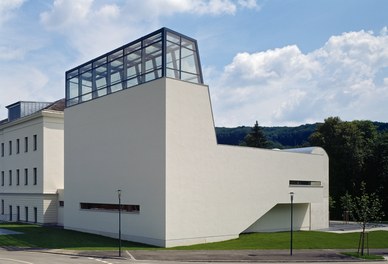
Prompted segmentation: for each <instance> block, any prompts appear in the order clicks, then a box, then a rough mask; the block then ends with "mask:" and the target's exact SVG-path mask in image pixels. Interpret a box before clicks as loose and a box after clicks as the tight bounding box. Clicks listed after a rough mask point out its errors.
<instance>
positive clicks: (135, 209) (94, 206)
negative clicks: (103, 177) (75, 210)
mask: <svg viewBox="0 0 388 264" xmlns="http://www.w3.org/2000/svg"><path fill="white" fill-rule="evenodd" d="M80 207H81V209H83V210H94V211H118V210H119V205H118V204H100V203H80ZM121 211H123V212H130V213H139V212H140V205H133V204H122V205H121Z"/></svg>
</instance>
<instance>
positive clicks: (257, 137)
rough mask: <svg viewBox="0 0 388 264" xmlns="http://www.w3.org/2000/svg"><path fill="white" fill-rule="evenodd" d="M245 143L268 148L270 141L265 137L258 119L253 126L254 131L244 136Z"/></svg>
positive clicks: (249, 145)
mask: <svg viewBox="0 0 388 264" xmlns="http://www.w3.org/2000/svg"><path fill="white" fill-rule="evenodd" d="M244 143H245V144H244V145H246V146H248V147H254V148H266V147H268V141H267V138H266V137H265V135H264V133H263V130H262V128H261V127H260V126H259V123H258V122H257V121H256V123H255V125H254V126H253V127H252V131H251V132H249V134H248V135H246V136H245V138H244Z"/></svg>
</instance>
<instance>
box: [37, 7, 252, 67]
mask: <svg viewBox="0 0 388 264" xmlns="http://www.w3.org/2000/svg"><path fill="white" fill-rule="evenodd" d="M239 8H251V9H254V8H257V4H256V1H255V0H238V1H237V0H236V1H232V0H197V1H191V0H165V1H159V0H143V1H136V0H126V1H111V2H110V3H109V4H106V3H101V2H98V1H94V0H79V1H75V2H74V1H68V0H55V1H54V2H53V4H52V5H51V7H50V8H49V9H48V10H46V11H44V12H42V13H41V14H40V22H41V23H42V25H43V26H44V27H45V28H46V29H47V30H51V31H56V32H58V33H60V34H62V35H64V36H66V39H67V42H68V44H69V45H70V46H71V47H72V48H74V49H75V50H76V51H77V52H79V55H80V56H79V61H84V60H87V59H91V58H93V57H94V56H97V55H100V54H101V53H102V52H106V51H107V50H110V49H113V48H115V47H117V46H119V45H123V44H125V43H127V42H128V40H132V39H134V38H137V37H139V36H141V35H143V34H144V32H147V33H148V32H150V31H153V30H155V29H157V28H158V27H160V19H161V18H162V17H168V16H172V15H174V14H192V15H199V16H202V15H213V16H217V15H223V14H226V15H233V14H235V13H236V12H237V10H238V9H239Z"/></svg>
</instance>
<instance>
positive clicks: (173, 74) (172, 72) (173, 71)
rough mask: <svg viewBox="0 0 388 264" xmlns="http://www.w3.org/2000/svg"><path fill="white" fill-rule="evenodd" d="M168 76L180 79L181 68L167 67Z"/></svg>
mask: <svg viewBox="0 0 388 264" xmlns="http://www.w3.org/2000/svg"><path fill="white" fill-rule="evenodd" d="M166 77H170V78H174V79H180V76H179V70H177V69H170V68H167V69H166Z"/></svg>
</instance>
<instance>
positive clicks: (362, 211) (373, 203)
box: [341, 182, 384, 255]
mask: <svg viewBox="0 0 388 264" xmlns="http://www.w3.org/2000/svg"><path fill="white" fill-rule="evenodd" d="M341 204H342V206H343V209H344V210H350V216H351V217H352V218H353V219H354V221H356V222H358V223H359V224H360V225H361V228H362V231H361V233H360V240H359V244H358V253H360V250H361V255H364V248H365V230H366V228H367V226H368V225H370V224H372V223H373V222H378V221H380V220H381V219H382V217H384V212H383V211H382V202H381V199H380V198H379V196H378V195H377V194H376V193H375V192H373V193H370V194H369V193H367V191H366V184H365V182H361V186H360V194H359V195H358V196H354V197H352V196H351V195H349V194H348V193H346V194H345V195H344V196H342V197H341Z"/></svg>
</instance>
